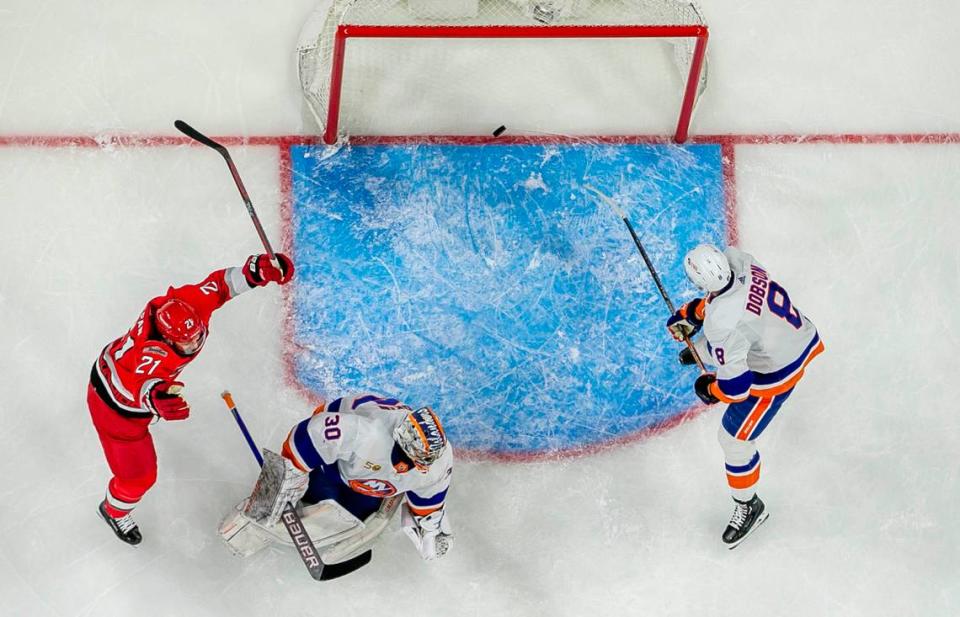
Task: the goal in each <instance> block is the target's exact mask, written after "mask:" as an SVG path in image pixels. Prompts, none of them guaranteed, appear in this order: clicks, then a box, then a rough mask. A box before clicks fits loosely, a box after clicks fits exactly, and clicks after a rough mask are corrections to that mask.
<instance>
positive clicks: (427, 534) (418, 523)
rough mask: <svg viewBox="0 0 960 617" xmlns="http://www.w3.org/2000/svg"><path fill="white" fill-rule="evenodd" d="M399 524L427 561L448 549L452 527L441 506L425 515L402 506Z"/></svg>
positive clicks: (443, 553)
mask: <svg viewBox="0 0 960 617" xmlns="http://www.w3.org/2000/svg"><path fill="white" fill-rule="evenodd" d="M401 526H402V527H403V531H404V533H406V534H407V537H409V538H410V541H411V542H413V545H414V546H416V547H417V550H418V551H420V556H421V557H423V558H424V559H425V560H427V561H430V560H432V559H439V558H440V557H443V556H444V555H445V554H446V553H447V551H448V550H450V544H451V543H452V542H453V529H452V527H451V526H450V519H449V517H447V516H445V515H444V510H443V508H440V509H439V510H435V511H433V512H431V513H430V514H427V515H425V516H418V515H416V514H414V513H413V512H411V511H410V508H404V509H403V516H402V520H401Z"/></svg>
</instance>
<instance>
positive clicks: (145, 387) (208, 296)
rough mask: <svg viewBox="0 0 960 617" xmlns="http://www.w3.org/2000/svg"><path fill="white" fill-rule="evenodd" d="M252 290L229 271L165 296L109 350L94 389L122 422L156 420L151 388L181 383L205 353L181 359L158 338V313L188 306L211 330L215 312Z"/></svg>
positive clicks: (103, 354)
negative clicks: (177, 304)
mask: <svg viewBox="0 0 960 617" xmlns="http://www.w3.org/2000/svg"><path fill="white" fill-rule="evenodd" d="M249 288H250V287H249V286H248V285H247V283H246V281H245V280H244V277H243V273H242V271H241V270H240V268H226V269H223V270H217V271H216V272H213V273H212V274H210V276H208V277H207V278H206V279H204V280H203V281H201V282H200V283H197V284H196V285H184V286H183V287H170V288H169V289H168V290H167V293H166V294H164V295H162V296H158V297H156V298H154V299H152V300H150V302H148V303H147V306H146V307H145V308H144V309H143V312H142V313H140V317H139V318H137V322H136V323H135V324H134V326H133V327H132V328H131V329H130V330H129V331H128V332H127V333H126V334H124V335H123V336H121V337H120V338H118V339H116V340H115V341H113V342H111V343H110V344H108V345H107V346H106V347H104V349H103V352H101V354H100V357H99V358H98V359H97V362H96V363H95V364H94V366H93V371H92V372H91V375H90V382H91V383H92V384H93V386H94V389H95V390H96V391H97V393H98V394H99V395H100V397H101V398H102V399H103V400H104V401H105V402H106V403H107V404H108V405H110V407H112V408H113V409H114V410H115V411H117V412H118V413H119V414H121V415H123V416H127V417H134V418H141V417H144V418H149V417H151V416H153V415H154V414H155V410H154V409H153V407H152V405H151V403H150V396H149V393H150V388H152V387H153V386H154V385H155V384H156V383H157V382H160V381H175V380H177V377H178V375H180V371H182V370H183V369H184V367H185V366H186V365H187V364H189V363H190V362H191V361H192V360H193V359H194V358H196V357H197V355H198V354H199V353H200V349H202V348H203V343H202V342H201V344H200V349H198V350H197V351H196V352H195V353H194V354H193V355H190V356H182V355H180V354H179V353H177V351H176V350H175V349H174V348H173V347H171V346H170V345H168V344H167V343H166V342H164V340H163V339H162V337H161V336H160V335H159V333H157V332H156V329H155V326H154V323H153V314H154V311H156V310H157V309H158V308H160V307H161V306H163V304H164V303H165V302H166V301H167V300H170V299H172V298H177V299H180V300H183V301H184V302H186V303H187V304H189V305H190V306H192V307H193V308H194V310H195V311H196V313H197V316H198V317H200V319H201V320H203V325H204V329H205V330H206V329H208V326H209V324H210V316H211V315H212V314H213V312H214V311H215V310H217V309H218V308H220V307H221V306H223V305H224V304H225V303H226V302H227V301H228V300H230V299H231V298H234V297H236V296H237V295H239V294H241V293H243V292H244V291H247V290H248V289H249ZM204 341H205V338H204Z"/></svg>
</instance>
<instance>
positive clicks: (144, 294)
mask: <svg viewBox="0 0 960 617" xmlns="http://www.w3.org/2000/svg"><path fill="white" fill-rule="evenodd" d="M703 5H704V12H705V15H706V18H707V20H708V22H709V23H710V25H711V28H712V30H711V40H710V54H711V60H710V61H711V69H710V70H711V75H710V85H709V88H708V90H707V92H706V94H705V95H704V97H703V99H702V100H701V103H700V108H699V110H698V113H697V117H696V119H695V123H694V126H693V131H694V133H701V134H720V133H738V134H743V133H747V134H765V133H789V134H798V135H802V134H819V133H916V132H922V133H941V132H952V133H954V134H956V133H957V132H960V111H958V107H957V100H958V99H960V68H958V66H957V64H956V59H957V58H958V57H960V37H957V36H956V32H955V30H956V23H957V22H958V21H960V5H957V4H956V2H955V1H948V0H929V1H927V2H923V3H906V2H877V1H871V0H847V1H845V2H836V1H833V0H808V1H806V2H802V3H799V2H791V1H789V0H767V1H765V2H755V1H751V0H726V1H723V2H721V1H719V0H710V1H709V2H708V1H706V0H705V1H704V2H703ZM311 8H312V7H311V1H310V0H296V1H293V0H290V1H288V2H284V3H276V4H275V3H266V2H226V1H223V0H211V1H208V2H203V3H198V2H188V1H186V0H169V1H167V2H156V3H143V2H118V1H113V2H110V1H107V0H97V1H93V2H86V3H79V2H67V1H65V0H60V1H53V0H50V1H45V2H36V1H32V0H7V1H6V2H4V3H3V5H2V6H0V144H3V143H4V138H6V137H10V136H19V135H88V136H102V135H113V134H138V135H157V134H164V135H172V134H174V130H173V127H172V122H173V120H174V119H176V118H181V117H182V118H184V119H187V120H190V121H193V122H195V123H196V124H197V125H198V126H199V127H202V129H204V130H206V131H208V132H210V133H212V134H219V135H284V134H296V133H299V132H301V131H302V130H303V124H302V119H301V110H300V100H299V95H298V86H297V82H296V75H295V69H294V61H293V60H294V59H293V51H292V50H293V46H294V44H295V41H296V38H297V34H298V30H299V28H300V25H301V24H302V22H303V20H304V19H305V18H306V16H307V15H308V14H309V12H310V10H311ZM594 70H596V71H603V70H604V69H603V68H602V67H599V66H596V67H594ZM571 87H572V88H575V87H576V83H574V84H571ZM576 104H577V105H586V106H591V105H597V106H598V107H597V113H604V114H606V115H608V116H617V112H618V110H619V111H621V112H622V109H619V108H618V105H616V104H610V102H609V101H607V102H604V103H603V104H597V103H595V102H590V101H584V99H583V98H581V97H578V98H577V99H576ZM591 110H592V108H590V107H588V108H587V109H586V110H584V109H583V108H580V107H578V114H580V115H589V114H590V113H592V111H591ZM624 115H626V114H624ZM518 121H522V122H528V123H529V124H528V125H527V126H532V125H533V124H535V123H544V122H545V121H544V119H543V118H542V117H541V116H536V117H529V118H520V119H519V120H518ZM623 121H624V126H623V130H629V128H630V125H629V118H623ZM538 126H542V125H539V124H538ZM491 128H493V127H491ZM668 131H669V122H668V123H667V127H666V128H665V131H664V132H668ZM231 151H232V152H233V153H234V156H235V158H236V159H237V164H238V165H239V167H240V169H241V172H242V173H243V176H244V179H245V181H246V184H247V186H248V188H249V189H250V192H251V195H252V197H253V200H254V202H255V203H256V204H257V206H258V211H259V213H260V216H261V217H262V218H263V220H264V224H265V225H266V227H267V229H268V232H269V233H270V234H271V237H273V238H276V239H277V240H276V242H279V228H280V221H279V216H280V211H279V200H280V185H279V174H278V166H279V158H278V153H277V151H276V149H275V148H274V147H272V146H270V147H268V146H263V147H260V146H250V147H239V146H237V147H234V148H231ZM958 169H960V144H958V143H957V142H954V143H951V144H944V145H936V144H924V145H900V144H888V145H856V146H855V145H843V144H793V145H762V146H738V147H737V149H736V188H737V204H738V221H739V231H740V243H741V246H742V247H743V248H745V249H747V250H749V251H751V252H753V253H755V254H756V255H758V256H759V257H760V259H761V260H762V261H764V262H765V263H766V264H767V265H768V266H769V267H770V269H771V271H772V272H773V273H774V274H775V276H777V277H778V280H780V281H781V282H784V284H785V285H788V286H789V288H790V289H791V293H792V295H793V296H795V299H797V301H798V303H800V302H801V301H800V300H799V298H802V307H803V309H804V310H805V312H807V313H808V314H809V315H810V316H811V317H812V318H813V319H814V320H815V321H816V323H817V324H818V325H819V326H820V330H821V333H822V335H823V338H824V340H825V341H826V343H827V347H828V351H827V353H826V354H825V355H824V356H823V357H822V358H821V359H819V360H817V361H816V362H815V363H814V365H813V366H812V368H811V370H810V371H809V374H808V377H806V378H805V380H804V381H803V382H802V383H801V386H800V387H799V388H798V390H797V392H796V393H795V394H794V396H793V397H792V398H791V400H790V401H789V402H788V404H787V405H786V406H785V408H784V410H783V411H782V412H781V414H780V416H779V417H778V418H777V420H776V421H775V422H774V423H773V424H772V425H771V427H770V428H769V429H768V431H767V433H766V434H765V435H764V437H763V438H762V440H761V444H760V447H761V451H762V454H763V461H764V463H763V474H764V479H763V480H762V486H761V492H762V495H763V496H764V499H765V500H766V501H767V504H768V506H769V507H770V510H771V512H772V515H771V518H770V520H769V521H768V522H767V523H766V525H765V526H764V527H763V528H762V529H761V530H760V531H759V532H758V533H757V534H756V535H755V536H754V537H751V538H750V539H749V540H748V541H747V542H746V543H745V544H744V545H743V546H742V547H740V548H739V549H737V550H736V551H733V552H729V551H727V550H725V549H724V548H723V547H722V546H721V544H720V540H719V534H720V531H721V530H722V528H723V525H724V524H725V522H726V519H727V517H728V516H729V514H730V510H731V508H730V501H729V497H728V491H727V489H726V486H725V482H724V477H723V472H722V459H721V454H720V450H719V447H718V445H717V443H716V439H715V434H716V429H717V425H718V422H719V416H720V411H719V410H717V409H715V410H711V411H709V412H707V413H705V414H702V415H701V416H699V417H698V418H696V419H695V420H693V421H691V422H688V423H686V424H684V425H682V426H680V427H678V428H675V429H673V430H670V431H668V432H665V433H663V434H660V435H658V436H656V437H653V438H651V439H647V440H644V441H640V442H636V443H632V444H629V445H626V446H622V447H618V448H615V449H611V450H608V451H605V452H603V453H600V454H597V455H593V456H589V457H584V458H579V459H567V460H564V461H562V462H543V463H533V464H494V463H488V462H462V463H460V464H459V465H458V467H457V472H456V480H455V484H454V488H453V490H452V492H451V495H450V498H449V507H450V511H451V515H452V518H453V522H454V525H455V526H456V530H457V538H456V544H455V546H454V548H453V549H452V552H451V553H450V555H449V556H448V557H447V558H446V559H444V560H443V561H441V562H438V563H430V564H425V563H422V562H421V561H420V560H419V558H418V557H417V556H416V555H415V554H414V552H413V549H412V547H411V546H410V545H409V543H408V542H407V540H406V539H405V538H404V537H402V536H401V534H400V533H399V532H398V531H394V532H393V533H390V534H389V535H388V536H387V537H386V538H385V540H384V541H383V543H382V545H381V546H380V547H379V548H378V550H377V551H376V555H375V557H374V561H373V563H372V565H370V566H369V567H368V568H366V569H365V570H364V571H363V572H362V573H358V574H356V575H353V576H351V577H349V578H345V579H343V580H342V581H339V582H336V583H326V584H317V583H315V582H313V581H311V580H310V578H309V577H308V576H307V574H306V573H305V571H304V570H303V569H302V566H301V565H300V563H299V562H298V560H297V559H296V557H295V556H294V555H293V554H292V553H288V552H283V551H279V550H273V551H270V552H268V553H266V554H263V555H261V556H258V557H256V558H254V559H251V560H249V561H239V560H236V559H234V558H232V557H231V556H230V555H229V554H228V553H227V552H226V551H225V550H224V548H223V547H222V546H221V545H220V543H219V541H218V539H217V538H216V535H215V527H216V523H217V521H218V519H219V517H220V516H221V515H222V513H223V512H224V511H225V510H226V508H228V507H229V506H230V505H232V504H233V503H234V502H235V501H236V500H237V499H238V498H239V496H241V495H242V494H243V493H244V492H245V491H246V490H248V489H249V486H250V484H251V482H252V479H253V477H254V474H255V469H254V464H253V462H252V460H251V458H250V455H249V453H248V452H247V451H246V447H245V445H244V444H243V442H242V441H241V440H240V438H239V435H238V434H237V432H236V430H235V428H234V427H233V425H232V423H231V420H230V418H229V417H228V415H227V414H226V412H225V411H224V410H223V409H222V404H221V402H220V401H219V400H218V398H219V397H218V394H219V392H220V390H221V389H222V388H224V387H229V388H231V389H232V390H233V391H234V393H235V395H236V398H237V401H238V404H239V405H240V407H241V410H242V411H245V413H246V418H247V421H248V423H249V425H250V427H251V429H252V431H253V432H254V433H255V434H256V435H257V437H258V439H259V440H260V441H261V442H262V443H263V444H277V443H278V442H279V441H280V439H281V438H282V436H283V435H284V433H285V432H286V431H287V430H288V428H289V427H290V425H292V423H293V422H295V421H296V420H297V419H298V418H300V417H302V416H304V415H305V414H306V413H308V411H309V407H308V402H307V401H305V400H304V399H303V398H302V397H301V395H300V394H299V393H298V392H296V391H294V390H292V389H291V388H289V386H287V385H286V383H287V382H286V381H285V380H284V378H283V370H284V369H283V363H282V361H281V349H280V342H279V340H278V332H279V331H280V330H279V328H280V320H281V317H282V315H283V305H282V294H281V292H280V291H279V290H277V289H275V288H271V289H269V290H262V291H259V292H251V293H250V294H248V295H245V296H243V297H242V298H239V299H238V300H237V301H235V302H233V303H231V304H230V305H228V306H227V307H225V308H224V309H223V310H222V311H221V312H219V313H218V314H217V316H216V318H215V322H214V331H213V335H212V336H211V338H210V341H209V343H208V345H207V348H206V350H205V351H204V353H203V356H202V357H201V358H200V359H199V360H198V361H197V362H195V363H194V364H193V365H191V367H190V369H189V370H188V371H187V373H186V378H187V382H188V390H187V395H188V397H189V399H190V401H191V402H192V405H193V409H194V413H193V416H192V417H191V419H190V420H189V421H187V422H184V423H176V424H174V423H171V424H159V425H157V426H156V427H154V429H153V434H154V439H155V442H156V444H157V449H158V453H159V459H160V479H159V481H158V483H157V485H156V486H155V488H154V489H153V490H152V491H151V492H150V493H149V494H148V496H147V497H146V499H145V500H144V502H143V504H142V505H141V507H140V508H139V509H138V510H137V519H138V522H139V523H140V525H141V528H142V529H143V531H144V534H145V536H146V540H145V541H144V543H143V545H141V546H140V547H139V548H137V549H131V548H129V547H127V546H125V545H123V544H121V543H119V542H117V540H116V539H114V538H113V537H112V535H111V534H110V533H109V531H108V530H107V529H106V528H105V527H104V525H103V523H102V522H101V521H99V520H98V519H97V517H96V514H95V508H96V504H97V502H98V500H99V499H101V498H102V494H103V490H104V486H105V482H106V480H107V478H108V470H107V466H106V464H105V462H104V460H103V456H102V453H101V451H100V445H99V443H98V441H97V438H96V434H95V432H94V430H93V427H92V426H91V423H90V420H89V416H88V413H87V410H86V408H85V402H84V397H85V388H86V383H87V378H88V374H89V368H90V365H91V363H92V361H93V359H94V357H95V356H96V354H97V352H98V351H99V349H100V348H101V346H102V345H103V344H104V343H105V342H106V341H108V340H110V339H111V338H113V337H115V336H117V335H118V334H119V333H120V332H121V331H122V330H123V329H125V328H126V327H128V325H129V323H130V321H131V319H133V318H134V317H135V315H136V314H137V313H138V311H139V310H140V309H141V308H142V305H143V303H144V301H145V300H146V299H148V298H149V297H151V296H152V295H153V294H155V293H157V292H160V291H163V289H165V286H166V285H167V284H170V283H182V282H188V281H193V280H197V279H199V278H200V277H202V276H203V275H205V274H206V273H207V272H208V271H210V270H212V269H214V268H216V267H221V266H224V265H231V264H237V263H239V262H240V260H241V259H242V258H243V257H245V256H246V255H248V254H250V253H252V252H255V251H257V250H258V242H257V239H256V236H255V235H254V234H253V232H252V230H251V228H250V223H249V220H248V219H247V217H246V215H245V213H244V212H243V209H242V204H241V203H240V201H239V197H238V196H237V194H236V191H235V189H234V187H233V185H232V183H231V182H230V179H229V175H228V174H227V172H226V170H225V168H224V166H223V163H222V161H221V160H219V159H218V158H217V157H216V156H215V155H213V154H212V153H211V152H210V151H208V150H205V149H202V148H193V147H151V148H136V147H121V146H116V145H108V146H105V147H102V148H71V147H61V148H49V147H25V146H14V145H0V233H2V243H3V246H4V248H3V252H2V257H3V259H2V260H0V349H2V350H3V354H2V356H0V451H2V452H3V454H4V463H3V464H2V472H3V473H2V475H3V479H2V483H0V497H2V498H3V502H4V505H3V507H2V508H0V615H3V616H4V617H7V616H10V617H12V616H18V617H19V616H36V617H53V616H57V617H61V616H64V617H65V616H87V615H89V616H98V617H99V616H119V615H129V614H139V615H145V616H160V615H164V616H166V615H178V616H181V615H182V616H194V615H196V616H208V615H209V616H213V615H235V616H247V615H251V616H253V615H258V616H260V615H272V614H278V615H308V614H310V615H312V614H329V615H335V616H337V617H341V616H343V617H345V616H348V615H378V614H384V613H390V614H393V613H396V614H408V615H418V616H421V615H422V616H427V615H430V616H433V615H438V616H439V615H524V616H527V615H531V616H532V615H537V616H540V615H542V616H551V617H552V616H560V615H563V616H566V615H571V616H572V615H578V616H579V615H611V616H612V615H618V616H619V615H623V616H628V615H631V616H632V615H676V616H686V615H690V616H704V615H718V616H719V615H742V614H752V615H790V616H792V615H797V616H809V615H853V616H860V615H863V616H871V617H873V616H891V617H892V616H898V617H899V616H907V615H916V616H923V617H931V616H944V617H946V616H951V615H956V614H960V549H958V547H960V526H958V523H957V513H958V511H960V456H958V454H957V452H958V447H960V420H958V416H957V412H956V406H957V403H956V394H955V390H954V388H953V386H951V385H950V384H951V383H955V381H954V376H953V370H954V367H953V363H952V361H953V359H954V354H953V353H951V352H954V351H955V350H956V349H957V346H958V343H960V341H958V334H957V331H958V330H957V328H956V327H955V325H954V324H953V322H952V317H953V315H954V313H955V307H956V306H957V303H958V301H960V282H958V281H960V249H958V248H957V244H956V241H955V236H956V235H957V233H958V232H960V213H958V209H957V207H956V196H957V195H958V194H960V174H958V172H957V170H958Z"/></svg>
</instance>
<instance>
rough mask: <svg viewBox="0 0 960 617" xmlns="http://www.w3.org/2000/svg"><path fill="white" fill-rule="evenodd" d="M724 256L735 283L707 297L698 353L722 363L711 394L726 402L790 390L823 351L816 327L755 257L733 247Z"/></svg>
mask: <svg viewBox="0 0 960 617" xmlns="http://www.w3.org/2000/svg"><path fill="white" fill-rule="evenodd" d="M724 254H725V255H726V256H727V260H728V261H729V262H730V268H731V270H732V271H733V281H732V283H731V286H730V288H729V289H727V290H726V291H722V292H720V293H718V294H716V295H713V294H710V295H708V296H707V303H706V307H705V309H704V313H705V317H704V322H703V330H702V332H703V335H704V337H703V338H701V339H699V340H698V341H697V351H698V352H700V354H701V356H702V357H704V358H707V357H709V358H710V360H709V362H710V363H711V364H713V365H714V366H716V367H717V381H716V382H715V383H714V384H713V385H712V386H711V392H712V393H713V395H714V396H716V397H717V398H718V399H720V400H721V401H723V402H725V403H735V402H739V401H742V400H745V399H746V398H747V397H748V396H750V395H753V396H759V397H769V396H774V395H776V394H781V393H783V392H786V391H787V390H789V389H790V388H792V387H794V386H795V385H796V383H797V382H798V381H799V380H800V378H801V377H802V376H803V371H804V369H805V368H806V366H807V364H808V363H809V362H810V361H811V360H812V359H813V358H814V357H816V356H817V355H818V354H819V353H821V352H822V351H823V349H824V347H823V343H822V342H821V341H820V335H819V334H818V333H817V328H816V327H815V326H814V325H813V322H811V321H810V320H809V319H808V318H807V317H806V316H805V315H804V314H803V313H801V312H800V311H799V310H798V309H797V308H796V307H795V306H793V303H792V302H791V300H790V296H789V295H788V294H787V291H786V290H785V289H784V288H783V287H781V286H780V285H779V284H777V282H776V281H774V280H773V279H771V278H770V275H769V274H768V273H767V271H766V269H765V268H764V267H763V266H761V265H760V264H759V263H757V261H756V260H755V259H754V258H753V256H752V255H750V254H749V253H745V252H743V251H740V250H739V249H736V248H732V247H731V248H728V249H727V250H726V251H724ZM704 339H705V340H704Z"/></svg>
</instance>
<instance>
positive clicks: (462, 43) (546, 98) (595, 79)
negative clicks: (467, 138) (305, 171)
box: [297, 0, 708, 144]
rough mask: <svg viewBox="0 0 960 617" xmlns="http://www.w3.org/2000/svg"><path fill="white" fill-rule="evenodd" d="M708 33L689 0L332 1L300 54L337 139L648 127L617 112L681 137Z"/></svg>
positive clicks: (312, 98)
mask: <svg viewBox="0 0 960 617" xmlns="http://www.w3.org/2000/svg"><path fill="white" fill-rule="evenodd" d="M707 37H708V29H707V26H706V24H705V23H704V21H703V19H702V17H701V14H700V11H699V10H698V9H697V7H696V6H695V5H694V4H692V3H691V2H687V1H684V0H323V2H322V4H321V5H320V6H319V7H318V8H317V9H316V10H315V11H314V13H313V14H312V15H311V17H310V19H309V20H308V22H307V23H306V25H305V26H304V28H303V30H302V31H301V35H300V41H299V44H298V50H297V52H298V69H299V75H300V84H301V87H302V89H303V94H304V98H305V101H306V105H307V109H308V110H309V112H310V115H311V116H312V118H313V119H314V120H315V121H316V123H317V125H318V126H319V127H320V129H321V131H322V134H323V139H324V142H326V143H328V144H333V143H336V142H337V141H338V140H340V139H342V138H345V137H346V136H347V135H390V134H394V135H396V134H403V135H410V134H429V135H438V134H461V135H463V134H486V133H489V131H490V130H491V129H492V128H494V127H496V126H498V125H500V124H501V120H504V119H509V120H511V121H514V120H516V119H517V118H520V120H519V121H520V122H527V123H530V124H536V126H537V128H538V129H539V130H540V131H555V130H563V131H570V132H572V133H577V132H583V131H584V130H586V131H587V132H589V131H591V130H592V131H595V132H597V133H605V132H612V133H617V132H620V133H623V132H637V129H642V128H645V127H643V126H641V125H642V124H643V123H642V122H638V123H637V125H630V126H624V125H623V124H621V125H619V126H614V127H609V126H607V125H605V124H603V122H602V121H603V119H604V117H605V116H606V115H608V114H609V113H611V110H619V111H620V112H621V115H624V116H626V117H628V118H630V119H631V121H633V120H638V121H639V120H641V119H642V120H644V121H646V122H647V123H648V124H649V123H650V122H653V123H654V124H653V127H654V130H660V131H662V132H668V131H667V130H665V129H666V127H668V126H671V124H670V123H668V122H671V121H668V120H667V119H666V118H667V117H669V116H670V115H673V117H674V118H677V116H678V119H677V120H676V129H675V131H674V132H673V135H674V139H675V141H677V142H684V141H686V139H687V135H688V131H689V125H690V120H691V116H692V114H693V111H694V107H695V105H696V103H697V99H698V98H699V95H700V93H701V92H702V91H703V89H704V88H705V86H706V79H707V70H706V44H707ZM661 116H662V117H661ZM651 118H652V120H651ZM531 119H532V120H531ZM553 120H558V121H559V124H563V122H564V121H565V122H566V125H565V126H559V125H557V126H555V125H554V124H553V122H552V121H553ZM503 123H506V122H503ZM578 129H579V130H578ZM534 132H536V131H534Z"/></svg>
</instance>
